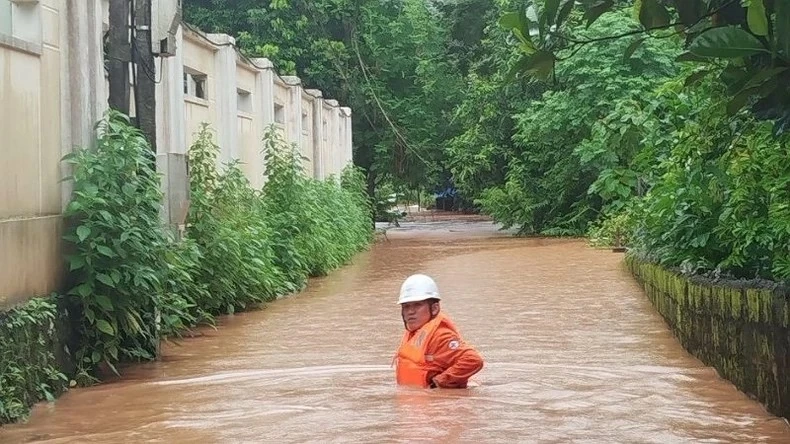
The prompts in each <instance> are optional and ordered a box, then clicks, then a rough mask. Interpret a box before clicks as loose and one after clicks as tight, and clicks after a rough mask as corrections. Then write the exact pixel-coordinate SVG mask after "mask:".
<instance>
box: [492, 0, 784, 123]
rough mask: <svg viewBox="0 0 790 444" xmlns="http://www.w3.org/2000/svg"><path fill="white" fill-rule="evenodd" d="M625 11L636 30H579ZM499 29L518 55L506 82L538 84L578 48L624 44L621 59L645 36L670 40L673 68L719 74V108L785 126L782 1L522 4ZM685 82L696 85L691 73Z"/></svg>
mask: <svg viewBox="0 0 790 444" xmlns="http://www.w3.org/2000/svg"><path fill="white" fill-rule="evenodd" d="M626 8H630V9H631V10H632V13H633V16H634V17H635V18H636V19H638V22H639V26H635V27H634V28H633V29H632V30H629V31H626V32H622V33H619V34H612V35H607V36H598V37H595V38H590V37H587V36H585V35H579V34H584V30H583V29H580V27H579V26H577V25H579V24H584V25H586V27H588V28H589V26H590V25H591V24H592V23H594V22H595V21H597V20H598V19H599V18H600V17H601V16H602V15H604V14H606V13H609V12H613V11H616V10H622V9H626ZM499 24H500V26H501V27H503V28H504V29H506V30H508V31H510V32H511V33H512V35H513V36H514V43H515V45H516V46H517V47H518V50H519V52H520V54H521V57H520V59H519V60H518V61H517V62H516V63H515V64H514V65H513V66H512V69H511V71H510V74H509V76H508V79H513V78H514V77H515V76H517V75H519V74H525V75H526V76H527V77H531V78H534V79H538V80H543V81H546V80H549V79H552V78H554V77H555V76H556V71H555V68H556V65H557V63H558V62H562V61H563V60H566V59H567V58H569V57H573V55H575V54H576V52H577V51H578V50H579V49H580V48H581V47H583V46H585V45H589V44H595V43H597V42H602V41H609V40H617V39H629V40H631V44H630V45H629V46H628V47H627V48H626V50H625V52H624V54H623V55H624V59H625V60H628V59H629V58H631V56H633V54H634V53H635V52H636V51H637V50H638V49H639V47H640V46H641V45H642V43H643V42H644V41H645V39H650V38H653V39H658V38H674V39H679V40H681V41H683V42H684V44H685V49H686V52H685V53H684V54H682V55H681V56H680V57H678V59H677V61H678V63H699V64H703V65H708V66H710V67H712V68H722V67H723V69H706V70H702V71H701V72H704V73H705V74H711V75H712V74H713V73H720V74H719V75H720V79H721V80H722V81H723V82H724V83H725V84H726V86H727V92H728V96H727V99H728V101H729V104H728V107H727V109H728V110H729V112H730V113H733V114H734V113H736V112H738V111H740V110H741V109H743V108H744V107H746V106H749V107H750V108H751V110H752V111H753V112H754V113H755V115H756V116H757V117H758V118H760V119H766V120H775V121H776V126H775V131H776V132H782V131H784V130H786V128H787V127H788V125H790V88H788V85H790V73H789V72H788V70H787V68H788V67H790V2H787V1H781V0H636V1H614V0H578V1H574V0H545V1H544V0H530V2H529V4H528V6H527V7H526V8H525V9H523V10H518V11H513V12H508V13H505V14H503V15H502V16H501V17H500V19H499ZM692 76H693V77H690V78H689V83H691V82H695V81H698V80H700V78H701V76H702V75H701V74H699V73H694V74H692Z"/></svg>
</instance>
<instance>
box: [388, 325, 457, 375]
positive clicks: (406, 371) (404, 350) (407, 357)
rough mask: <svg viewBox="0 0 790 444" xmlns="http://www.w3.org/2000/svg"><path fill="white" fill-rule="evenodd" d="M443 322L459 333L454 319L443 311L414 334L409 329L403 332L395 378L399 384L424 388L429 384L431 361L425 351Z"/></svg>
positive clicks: (396, 358)
mask: <svg viewBox="0 0 790 444" xmlns="http://www.w3.org/2000/svg"><path fill="white" fill-rule="evenodd" d="M442 324H444V325H445V326H447V327H448V328H449V329H450V330H452V331H453V332H455V333H458V329H457V328H456V326H455V324H453V321H451V320H450V318H448V317H447V316H445V315H444V314H443V313H441V312H439V314H438V315H437V316H436V317H435V318H433V319H431V320H430V321H428V322H427V323H426V324H425V325H423V326H422V327H420V328H419V329H418V330H417V331H415V332H414V333H413V334H411V332H409V331H408V330H407V331H406V332H404V333H403V339H401V342H400V347H398V353H397V355H396V356H395V365H396V367H395V378H396V380H397V382H398V384H400V385H411V386H416V387H423V388H426V387H428V386H429V382H428V370H429V368H430V363H429V362H428V361H427V360H426V357H425V352H426V349H427V347H428V344H429V343H430V342H431V339H432V337H433V334H434V333H435V332H436V329H437V328H439V326H440V325H442Z"/></svg>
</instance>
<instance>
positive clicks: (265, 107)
mask: <svg viewBox="0 0 790 444" xmlns="http://www.w3.org/2000/svg"><path fill="white" fill-rule="evenodd" d="M252 61H253V63H255V66H257V67H258V68H259V69H260V71H259V72H258V76H257V77H256V79H255V83H256V85H255V87H256V89H257V90H258V91H260V93H259V94H258V97H257V98H256V101H257V102H258V103H257V109H258V110H259V113H260V117H259V118H260V121H261V125H260V128H259V129H258V140H259V141H260V144H261V145H260V146H261V150H263V149H264V144H263V136H264V134H265V132H266V130H267V129H268V128H269V127H270V126H271V125H272V124H273V123H274V64H273V63H272V62H271V60H269V59H267V58H256V59H253V60H252ZM262 157H263V159H262V162H263V165H262V167H263V177H262V178H261V185H263V184H265V183H266V178H267V175H266V153H263V156H262Z"/></svg>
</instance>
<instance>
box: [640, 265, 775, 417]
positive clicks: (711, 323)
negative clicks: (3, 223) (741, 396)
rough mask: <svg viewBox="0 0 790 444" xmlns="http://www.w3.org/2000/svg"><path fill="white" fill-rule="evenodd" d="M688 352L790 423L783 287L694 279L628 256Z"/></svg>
mask: <svg viewBox="0 0 790 444" xmlns="http://www.w3.org/2000/svg"><path fill="white" fill-rule="evenodd" d="M626 264H627V266H628V268H629V269H630V270H631V272H632V273H633V274H634V276H635V277H636V278H637V280H638V281H639V282H640V283H641V284H642V286H643V287H644V289H645V293H646V294H647V297H648V298H649V299H650V301H652V302H653V305H654V306H655V307H656V309H657V310H658V312H659V313H661V315H662V316H663V317H664V319H666V321H667V323H668V324H669V326H670V327H671V328H672V330H673V331H674V332H675V335H676V336H677V338H678V339H679V341H680V342H681V344H683V346H684V347H685V348H686V349H687V350H688V351H689V352H690V353H691V354H693V355H694V356H696V357H697V358H699V359H700V360H701V361H703V362H704V363H705V364H707V365H710V366H713V367H715V368H716V370H718V372H719V374H720V375H721V376H722V377H724V378H726V379H728V380H730V381H732V382H733V383H734V384H735V385H736V386H737V387H738V388H739V389H740V390H741V391H743V392H745V393H746V394H748V395H750V396H753V397H754V398H756V399H758V400H759V401H760V402H762V403H763V404H765V406H766V407H767V408H768V410H769V411H771V412H773V413H774V414H776V415H779V416H783V417H785V418H790V328H788V326H790V295H789V294H788V292H787V290H786V289H783V288H780V287H779V286H778V285H763V287H762V288H758V287H756V286H752V287H750V286H749V285H748V284H745V283H741V282H727V281H723V282H712V281H710V280H707V279H703V278H697V277H695V278H689V277H685V276H682V275H680V274H678V273H675V272H672V271H670V270H667V269H665V268H663V267H661V266H659V265H656V264H652V263H647V262H643V261H640V260H639V259H637V258H635V257H634V256H630V255H629V256H626Z"/></svg>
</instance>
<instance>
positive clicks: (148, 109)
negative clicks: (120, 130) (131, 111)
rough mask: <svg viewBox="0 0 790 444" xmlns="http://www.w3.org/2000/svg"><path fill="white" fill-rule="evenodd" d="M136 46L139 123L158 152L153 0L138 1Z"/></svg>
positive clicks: (135, 95) (135, 9) (134, 45)
mask: <svg viewBox="0 0 790 444" xmlns="http://www.w3.org/2000/svg"><path fill="white" fill-rule="evenodd" d="M132 46H133V52H134V62H135V65H136V66H135V69H136V74H137V75H136V77H137V85H136V87H135V91H134V105H135V113H136V114H137V126H138V127H139V128H140V130H141V131H142V132H143V134H144V135H145V137H146V139H147V140H148V143H150V144H151V149H152V150H153V151H154V153H156V64H155V63H154V55H153V52H152V51H151V0H135V2H134V39H133V42H132Z"/></svg>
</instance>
